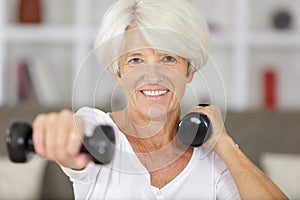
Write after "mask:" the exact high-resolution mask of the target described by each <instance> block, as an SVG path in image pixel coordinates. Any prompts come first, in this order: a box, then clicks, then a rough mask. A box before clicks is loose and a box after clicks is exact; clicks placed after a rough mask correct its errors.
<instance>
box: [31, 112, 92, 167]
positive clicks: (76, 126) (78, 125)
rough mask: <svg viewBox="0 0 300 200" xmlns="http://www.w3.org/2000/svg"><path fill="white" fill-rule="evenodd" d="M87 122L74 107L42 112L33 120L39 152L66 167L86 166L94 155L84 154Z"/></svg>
mask: <svg viewBox="0 0 300 200" xmlns="http://www.w3.org/2000/svg"><path fill="white" fill-rule="evenodd" d="M83 136H84V122H83V119H82V118H81V117H78V116H74V113H73V112H72V111H70V110H66V109H65V110H62V111H60V112H57V113H56V112H52V113H47V114H45V113H43V114H39V115H38V116H37V117H36V118H35V120H34V122H33V136H32V137H33V143H34V148H35V152H36V153H37V154H38V155H40V156H41V157H43V158H46V159H49V160H53V161H56V162H57V163H59V164H60V165H62V166H63V167H67V168H72V169H75V170H81V169H84V168H85V167H86V166H87V164H88V163H89V161H90V160H91V158H90V156H89V155H87V154H85V153H80V148H81V145H82V138H83Z"/></svg>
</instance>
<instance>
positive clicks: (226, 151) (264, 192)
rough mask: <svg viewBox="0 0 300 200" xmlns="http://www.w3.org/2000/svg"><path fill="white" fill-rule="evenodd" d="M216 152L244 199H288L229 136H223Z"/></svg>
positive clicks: (215, 148) (215, 149)
mask: <svg viewBox="0 0 300 200" xmlns="http://www.w3.org/2000/svg"><path fill="white" fill-rule="evenodd" d="M224 131H225V130H224ZM214 151H215V152H216V153H217V154H218V155H219V157H220V158H221V159H222V160H223V161H224V162H225V164H226V166H227V168H228V170H229V171H230V173H231V175H232V177H233V179H234V181H235V183H236V185H237V187H238V190H239V193H240V196H241V198H242V199H266V200H267V199H280V200H281V199H288V198H287V196H286V195H285V194H284V193H283V192H282V191H281V190H280V189H279V188H278V187H277V186H276V185H275V184H274V183H273V182H272V181H271V180H270V179H269V178H268V177H267V176H266V175H265V174H264V173H263V172H262V171H261V170H260V169H259V168H258V167H256V166H255V165H254V164H253V163H252V162H251V161H250V160H249V159H248V158H247V157H246V156H245V154H244V153H243V152H242V151H241V150H240V149H239V148H238V147H236V145H235V143H234V141H233V140H232V139H231V138H230V137H229V136H228V135H227V134H222V135H221V137H220V139H219V141H218V143H217V144H216V146H215V147H214Z"/></svg>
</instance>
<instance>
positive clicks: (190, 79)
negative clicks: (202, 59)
mask: <svg viewBox="0 0 300 200" xmlns="http://www.w3.org/2000/svg"><path fill="white" fill-rule="evenodd" d="M193 78H194V72H193V73H191V74H190V75H189V76H188V77H187V78H186V82H187V83H190V82H192V80H193Z"/></svg>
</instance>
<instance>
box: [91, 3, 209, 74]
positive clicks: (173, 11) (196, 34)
mask: <svg viewBox="0 0 300 200" xmlns="http://www.w3.org/2000/svg"><path fill="white" fill-rule="evenodd" d="M130 26H134V27H137V28H139V29H140V30H141V32H142V33H143V36H144V38H145V40H146V41H147V43H149V45H150V46H151V47H153V48H155V49H159V50H161V51H168V52H171V53H173V54H176V55H178V56H180V57H182V58H184V59H187V60H188V62H189V69H188V75H190V74H191V73H194V72H195V71H197V70H198V69H199V68H200V67H202V66H204V65H205V64H206V62H207V60H208V52H209V51H210V34H209V29H208V26H207V23H206V20H205V19H204V17H203V16H202V14H201V13H200V11H199V10H198V9H197V7H195V6H194V5H193V4H192V3H191V2H190V1H188V0H162V1H158V0H119V1H117V2H115V3H114V4H112V5H111V6H110V8H109V9H108V10H107V11H106V13H105V15H104V17H103V19H102V22H101V26H100V30H99V33H98V36H97V38H96V41H95V43H94V49H95V50H96V53H97V56H98V57H99V58H100V62H101V63H102V64H103V65H104V66H106V67H107V69H108V70H109V71H111V72H113V73H114V74H118V70H119V67H118V58H119V57H120V56H121V54H122V49H123V45H124V34H125V33H126V29H127V28H128V27H130Z"/></svg>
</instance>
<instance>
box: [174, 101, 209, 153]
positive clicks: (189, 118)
mask: <svg viewBox="0 0 300 200" xmlns="http://www.w3.org/2000/svg"><path fill="white" fill-rule="evenodd" d="M199 106H203V107H205V106H209V104H199ZM210 134H211V129H210V121H209V119H208V117H207V115H205V114H203V113H198V112H191V113H188V114H187V115H186V116H184V117H183V118H182V120H181V121H180V123H179V124H178V129H177V137H178V138H179V139H180V141H181V142H182V143H183V144H185V145H187V146H191V147H199V146H201V145H202V144H203V143H204V142H205V141H206V140H207V139H208V138H209V136H210Z"/></svg>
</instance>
